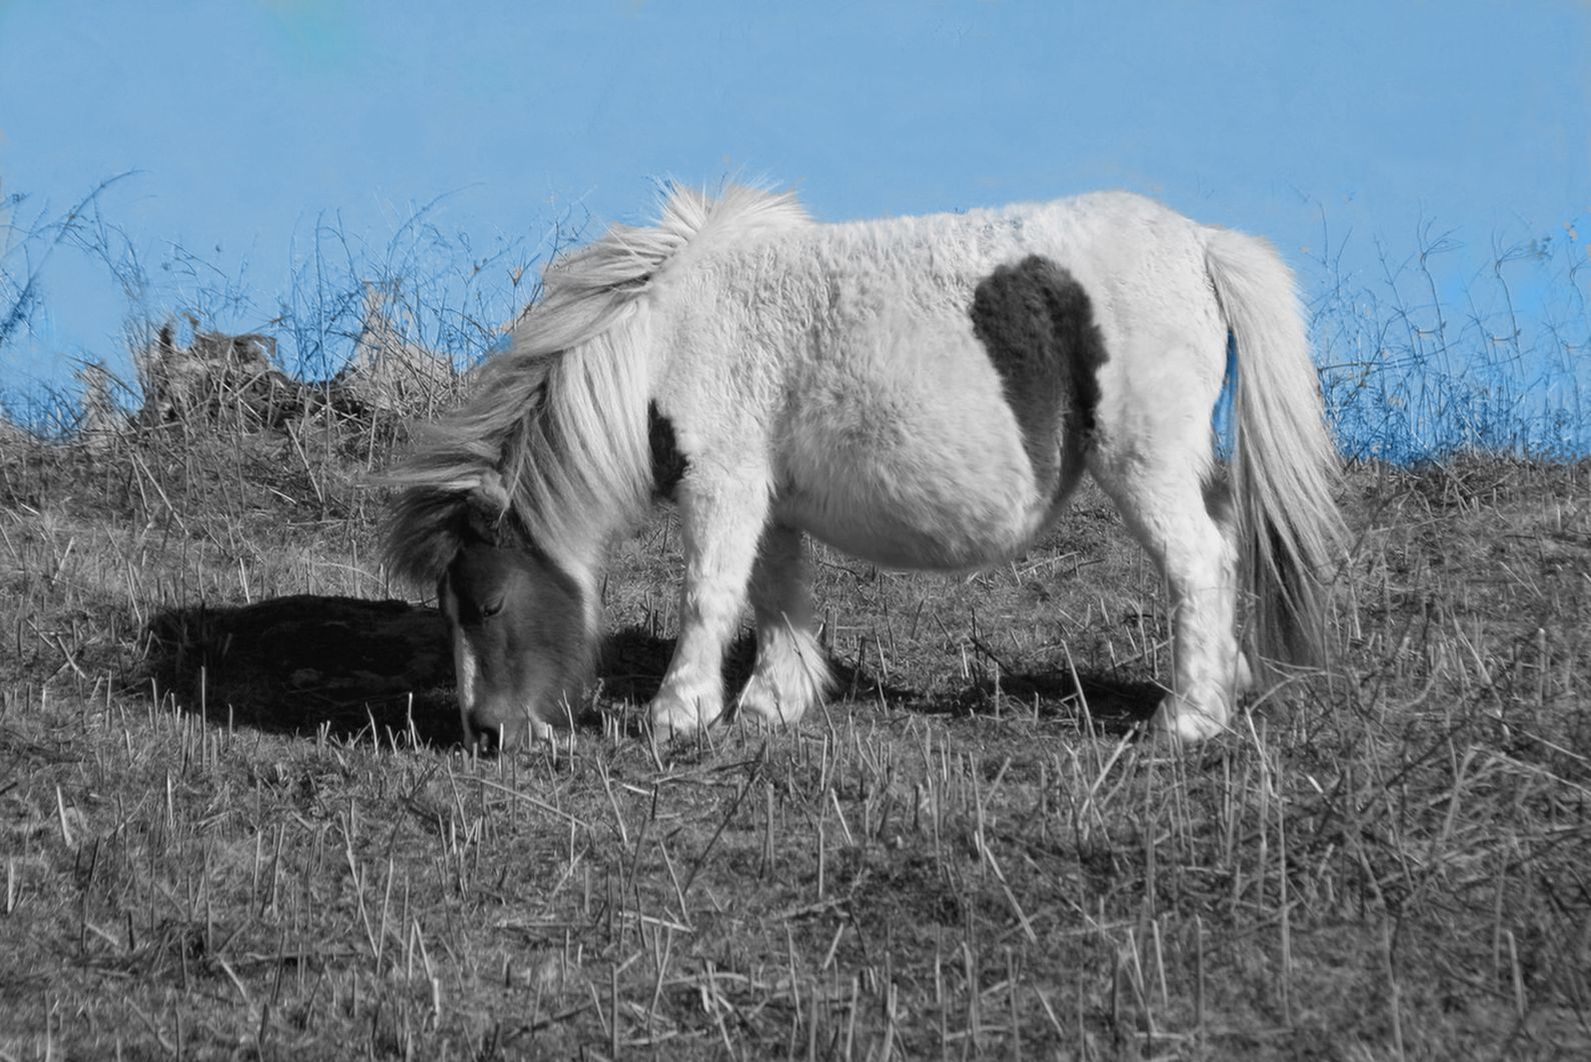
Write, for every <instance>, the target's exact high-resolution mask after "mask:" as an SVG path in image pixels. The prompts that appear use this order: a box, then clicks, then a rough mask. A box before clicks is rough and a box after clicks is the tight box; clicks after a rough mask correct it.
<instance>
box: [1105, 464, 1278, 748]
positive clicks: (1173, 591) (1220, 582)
mask: <svg viewBox="0 0 1591 1062" xmlns="http://www.w3.org/2000/svg"><path fill="white" fill-rule="evenodd" d="M1148 449H1149V450H1152V451H1154V452H1153V453H1152V454H1147V453H1146V452H1145V451H1144V450H1139V451H1138V452H1136V453H1134V454H1132V455H1130V456H1128V457H1124V458H1122V459H1113V456H1114V455H1113V454H1112V453H1111V448H1110V447H1108V446H1107V447H1104V448H1102V451H1101V452H1099V453H1096V454H1095V455H1094V457H1093V459H1091V460H1090V462H1089V467H1090V469H1091V470H1092V471H1093V473H1094V477H1095V479H1097V480H1098V481H1099V484H1100V486H1101V487H1102V488H1103V489H1104V491H1105V493H1107V494H1108V495H1110V497H1111V498H1112V500H1114V501H1115V502H1116V505H1117V508H1119V509H1120V510H1121V514H1122V517H1123V519H1124V520H1125V521H1126V523H1127V527H1128V529H1129V530H1131V531H1132V533H1133V535H1134V537H1136V538H1137V539H1138V541H1139V543H1140V544H1141V545H1142V546H1143V547H1144V549H1145V550H1146V551H1147V552H1148V553H1149V555H1150V556H1151V557H1152V558H1153V559H1154V560H1155V562H1156V564H1157V565H1158V567H1159V568H1160V571H1161V573H1162V575H1164V577H1165V580H1166V584H1167V588H1168V591H1169V594H1170V601H1169V605H1170V609H1171V616H1172V658H1173V679H1172V688H1171V690H1170V692H1169V693H1167V694H1166V696H1165V697H1164V699H1162V701H1161V702H1160V707H1159V709H1158V710H1157V711H1156V712H1155V718H1154V725H1155V728H1156V729H1158V730H1161V731H1165V732H1168V733H1170V734H1171V735H1172V736H1174V737H1175V738H1177V739H1179V740H1182V741H1200V740H1203V739H1205V738H1208V737H1211V736H1213V735H1215V734H1217V733H1220V732H1221V731H1222V730H1224V729H1226V726H1227V721H1228V719H1229V718H1230V716H1231V711H1232V703H1233V698H1234V696H1235V695H1236V693H1237V692H1238V690H1239V689H1240V688H1242V687H1243V686H1244V685H1246V684H1247V671H1248V667H1247V664H1246V662H1245V661H1244V660H1243V658H1242V655H1241V654H1240V653H1239V651H1238V644H1237V632H1236V629H1235V624H1236V604H1237V602H1236V567H1235V566H1236V549H1235V546H1234V543H1233V538H1232V536H1231V534H1230V529H1229V528H1228V527H1226V526H1224V524H1223V522H1222V521H1221V520H1220V519H1218V517H1219V516H1220V515H1221V514H1223V513H1224V512H1225V511H1226V506H1224V505H1219V504H1216V505H1212V504H1209V503H1208V502H1207V499H1206V493H1205V490H1204V488H1203V485H1202V484H1201V478H1202V473H1203V471H1204V468H1203V467H1202V466H1203V464H1204V459H1205V455H1201V454H1199V453H1198V451H1197V450H1196V449H1194V450H1192V451H1191V453H1190V450H1188V449H1176V448H1168V447H1165V446H1164V445H1160V446H1157V447H1150V448H1148ZM1207 452H1208V447H1207V446H1206V454H1207ZM1211 500H1214V499H1211Z"/></svg>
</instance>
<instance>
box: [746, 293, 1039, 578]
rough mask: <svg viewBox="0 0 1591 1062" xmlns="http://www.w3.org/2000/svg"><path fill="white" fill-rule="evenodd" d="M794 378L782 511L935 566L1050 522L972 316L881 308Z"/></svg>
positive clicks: (978, 554)
mask: <svg viewBox="0 0 1591 1062" xmlns="http://www.w3.org/2000/svg"><path fill="white" fill-rule="evenodd" d="M792 390H793V393H794V395H796V396H798V397H797V398H793V399H792V401H791V403H790V405H789V406H788V407H787V408H786V410H785V412H784V416H783V418H782V424H781V428H782V430H781V431H779V432H778V438H779V445H778V446H777V450H778V451H779V454H780V458H781V460H780V461H779V469H778V472H779V475H778V488H779V489H778V492H777V497H778V501H777V503H776V510H775V516H776V518H777V519H780V520H781V521H783V522H785V523H788V524H792V525H794V526H798V527H801V528H802V529H803V530H805V531H807V532H809V533H810V534H812V535H814V536H815V537H817V538H819V539H821V540H823V541H825V542H828V543H830V544H831V545H833V546H835V547H837V548H839V549H843V550H845V551H846V552H847V553H851V554H854V555H856V556H859V557H863V558H866V559H868V560H872V561H874V562H876V563H879V564H885V565H888V566H891V567H902V568H937V569H956V568H970V567H976V566H978V565H981V564H987V563H990V562H992V561H997V560H1000V559H1002V558H1005V557H1008V556H1010V555H1012V554H1014V553H1017V552H1020V551H1021V550H1022V549H1023V548H1024V547H1025V546H1026V545H1027V544H1028V543H1029V542H1030V541H1031V539H1032V537H1033V536H1034V535H1035V534H1036V533H1037V531H1038V530H1039V529H1040V528H1041V526H1042V525H1043V523H1044V520H1045V518H1046V516H1047V515H1048V513H1049V510H1050V507H1051V502H1052V500H1053V499H1052V498H1051V497H1050V496H1049V493H1050V491H1049V490H1047V489H1045V488H1044V487H1041V486H1040V485H1039V483H1038V482H1037V477H1036V476H1035V473H1034V466H1033V461H1032V459H1031V458H1030V456H1029V452H1028V447H1027V446H1026V445H1025V442H1024V438H1023V433H1022V429H1021V426H1020V425H1019V424H1018V422H1017V419H1016V417H1015V415H1014V414H1013V412H1012V410H1011V408H1010V406H1009V405H1008V403H1007V401H1006V398H1005V395H1004V393H1003V389H1002V384H1001V380H1000V377H999V375H998V374H997V373H996V371H995V369H994V367H993V366H992V365H991V363H990V361H989V357H988V355H987V354H986V353H985V351H984V350H983V348H982V346H981V344H980V343H979V342H978V340H977V339H976V338H975V337H974V336H973V335H972V330H971V325H970V323H969V322H968V320H967V319H966V318H964V317H963V318H954V317H946V318H943V319H938V320H934V319H926V318H922V319H913V318H910V317H907V316H902V315H891V314H887V313H885V314H881V315H880V316H879V317H878V318H876V319H875V320H874V321H873V323H872V325H871V327H868V328H857V329H855V330H854V331H852V332H850V333H848V334H847V335H845V336H844V337H843V338H842V339H839V340H837V341H835V342H833V344H832V345H829V344H821V345H820V347H819V350H818V351H815V352H814V354H813V356H812V357H811V358H810V360H808V361H807V362H806V363H805V364H803V365H802V366H801V367H800V369H799V370H798V373H797V385H796V386H795V387H794V388H793V389H792ZM1058 444H1059V440H1058V439H1055V440H1053V441H1052V443H1051V445H1052V446H1058ZM1046 486H1047V487H1053V484H1047V485H1046Z"/></svg>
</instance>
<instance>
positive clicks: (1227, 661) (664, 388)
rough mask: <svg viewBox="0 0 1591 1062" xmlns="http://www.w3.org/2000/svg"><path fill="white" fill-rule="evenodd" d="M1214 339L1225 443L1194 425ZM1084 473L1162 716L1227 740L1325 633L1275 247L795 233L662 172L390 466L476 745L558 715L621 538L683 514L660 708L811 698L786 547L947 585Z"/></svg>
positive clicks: (1317, 406)
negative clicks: (1097, 494)
mask: <svg viewBox="0 0 1591 1062" xmlns="http://www.w3.org/2000/svg"><path fill="white" fill-rule="evenodd" d="M1229 345H1230V347H1231V349H1235V351H1236V354H1235V364H1236V367H1237V368H1236V378H1237V381H1236V391H1235V399H1234V410H1235V411H1234V416H1233V421H1234V429H1233V430H1234V436H1235V437H1234V440H1233V444H1232V454H1231V461H1230V468H1229V470H1228V471H1227V472H1226V474H1225V475H1224V476H1223V475H1218V470H1217V468H1216V465H1215V460H1214V453H1213V447H1214V438H1213V433H1212V431H1211V414H1212V411H1213V410H1214V408H1215V406H1216V402H1217V399H1218V397H1219V395H1220V393H1221V389H1222V382H1223V378H1224V376H1225V373H1226V369H1227V364H1228V350H1229ZM1085 470H1086V471H1087V472H1089V473H1090V474H1091V475H1092V476H1093V477H1094V478H1095V480H1097V481H1098V483H1099V485H1100V486H1101V487H1102V488H1103V489H1104V491H1105V493H1106V494H1108V495H1109V496H1110V497H1111V499H1112V500H1113V501H1114V502H1115V504H1116V505H1117V507H1118V508H1119V509H1120V511H1121V513H1122V515H1123V517H1124V518H1125V520H1126V524H1127V527H1128V528H1129V529H1130V530H1131V532H1132V533H1133V534H1134V535H1135V536H1136V537H1137V539H1138V541H1139V542H1141V543H1142V544H1143V546H1144V548H1145V549H1146V550H1147V551H1148V552H1149V554H1150V556H1151V557H1153V558H1154V560H1155V562H1156V563H1157V564H1158V565H1159V567H1160V570H1161V572H1162V573H1163V574H1164V576H1165V580H1166V583H1167V585H1168V587H1169V593H1170V608H1171V612H1172V622H1173V631H1174V641H1173V653H1174V658H1175V667H1174V671H1175V676H1174V680H1173V683H1172V686H1171V688H1170V690H1169V691H1168V692H1167V694H1166V696H1165V698H1164V700H1163V701H1162V703H1161V705H1160V707H1159V709H1158V711H1157V713H1156V723H1157V725H1158V726H1159V727H1160V728H1162V729H1163V730H1165V731H1168V732H1169V733H1171V734H1172V735H1174V736H1175V737H1177V738H1179V739H1183V740H1198V739H1201V738H1205V737H1208V736H1210V735H1212V734H1215V733H1216V732H1218V731H1220V730H1222V729H1223V728H1224V727H1225V725H1226V723H1227V720H1228V718H1229V717H1230V715H1231V712H1232V706H1233V702H1234V699H1235V697H1236V696H1237V694H1238V693H1239V692H1240V691H1242V690H1243V689H1244V688H1246V687H1247V686H1248V685H1249V684H1250V682H1251V681H1252V672H1251V669H1250V663H1249V660H1250V655H1251V654H1246V653H1245V652H1244V651H1243V650H1242V649H1240V646H1239V639H1238V633H1237V624H1236V609H1237V605H1238V601H1239V599H1240V598H1242V599H1243V600H1244V601H1245V602H1246V605H1247V609H1248V614H1249V623H1248V624H1247V630H1248V632H1249V635H1250V639H1249V644H1248V648H1249V649H1250V650H1251V653H1257V654H1258V657H1257V658H1256V662H1258V661H1263V660H1267V659H1274V660H1286V661H1293V662H1300V663H1310V662H1312V661H1315V660H1318V659H1319V656H1320V653H1321V651H1322V637H1323V626H1324V621H1323V616H1322V613H1323V608H1324V597H1325V586H1326V582H1327V579H1328V577H1329V575H1330V569H1331V567H1332V565H1333V563H1334V562H1335V560H1336V559H1337V551H1338V549H1339V540H1340V536H1341V531H1340V527H1341V525H1340V518H1339V516H1338V513H1337V509H1336V507H1335V503H1334V501H1333V497H1332V489H1333V485H1334V482H1335V476H1336V463H1335V458H1334V452H1333V448H1332V444H1331V440H1330V437H1329V435H1328V432H1327V429H1326V425H1325V423H1324V417H1323V413H1322V405H1321V398H1320V391H1319V386H1318V380H1317V378H1316V375H1315V371H1314V368H1313V366H1312V364H1311V362H1310V358H1309V352H1308V348H1307V345H1306V340H1305V334H1304V326H1303V323H1302V319H1301V316H1300V309H1299V304H1298V299H1297V296H1296V294H1295V292H1294V287H1293V279H1292V276H1291V274H1290V273H1289V272H1288V270H1287V267H1286V266H1285V265H1284V264H1283V263H1282V261H1281V259H1280V258H1279V257H1278V256H1277V255H1276V253H1275V252H1274V251H1273V250H1271V248H1270V247H1269V245H1267V244H1266V243H1265V242H1263V241H1261V240H1259V239H1256V238H1254V237H1251V236H1245V235H1242V234H1240V233H1236V232H1232V231H1229V230H1226V229H1220V228H1212V227H1209V226H1205V225H1200V224H1197V223H1195V222H1193V221H1190V220H1189V219H1187V218H1184V217H1182V216H1180V215H1178V214H1176V213H1173V212H1172V211H1170V210H1168V209H1167V208H1165V207H1163V206H1160V205H1159V204H1157V203H1154V202H1152V201H1150V200H1148V199H1144V198H1141V197H1139V196H1136V195H1130V194H1126V193H1119V192H1109V193H1100V194H1093V195H1085V196H1080V197H1078V198H1075V199H1064V200H1060V201H1058V202H1053V203H1044V204H1037V205H1023V206H1008V207H1003V208H999V209H992V210H970V211H967V212H966V213H961V214H936V215H931V216H927V217H904V218H891V219H887V220H880V221H862V222H848V223H844V224H832V225H831V224H818V223H816V222H813V221H811V220H810V219H809V218H808V217H807V216H806V214H805V213H804V212H803V211H802V209H801V207H800V206H799V205H798V204H797V202H796V200H795V198H794V197H793V196H792V195H790V194H788V193H783V194H779V193H772V192H768V191H762V190H756V189H748V188H741V187H729V188H726V189H725V190H724V191H723V192H722V193H721V194H720V195H719V196H718V198H716V199H712V198H709V197H707V196H706V195H703V194H699V193H696V192H693V191H689V190H684V189H675V190H673V191H672V193H671V194H670V195H669V196H668V198H667V201H666V202H665V203H664V204H663V207H662V217H661V219H660V220H659V221H658V223H657V224H656V225H655V226H653V227H650V228H633V227H628V226H622V225H616V226H614V227H613V228H612V229H610V230H609V231H608V232H607V234H606V235H604V236H603V237H602V238H601V239H599V240H597V241H596V242H595V243H593V244H591V245H589V246H587V247H584V248H582V249H580V250H577V251H574V252H572V253H570V254H567V255H565V256H563V257H562V258H560V259H559V260H557V261H555V262H554V263H553V264H552V265H551V266H550V267H549V268H548V269H547V271H546V274H545V277H544V295H543V298H542V299H541V301H540V302H538V303H537V304H536V305H535V306H534V307H533V308H531V309H530V310H529V311H527V312H526V313H525V315H524V316H523V317H522V319H521V320H520V321H519V323H518V325H517V326H516V327H515V329H514V334H513V339H512V344H511V346H510V348H509V349H508V350H507V351H506V352H505V353H503V354H501V355H499V356H497V357H495V358H493V359H491V360H489V361H488V362H486V363H485V364H484V365H483V366H481V368H480V369H479V370H477V372H476V379H475V381H474V397H473V398H472V399H471V400H470V401H469V402H468V403H467V404H466V405H464V406H463V407H462V408H461V409H459V410H458V411H456V412H455V413H453V414H452V415H451V416H450V417H449V418H447V419H446V420H445V421H444V422H443V423H442V424H441V425H440V426H438V427H436V428H434V429H432V430H431V431H430V432H429V434H428V435H427V436H426V437H425V438H424V440H423V441H422V443H421V444H420V445H419V447H418V448H417V451H416V452H415V453H414V454H413V455H412V456H411V457H410V458H409V459H408V461H407V463H406V464H404V465H403V466H402V467H400V468H399V469H398V470H397V471H396V472H394V473H393V474H392V476H393V479H394V481H395V482H396V483H397V485H398V486H399V487H400V488H401V490H400V492H399V493H398V495H397V497H396V499H395V502H394V505H393V510H392V514H391V518H390V524H389V533H388V545H387V557H388V560H389V563H390V565H391V567H392V569H393V570H394V571H395V572H396V573H398V574H400V575H402V576H405V577H408V578H409V579H411V580H414V581H416V582H417V583H420V584H423V585H434V586H435V587H436V588H437V595H438V597H439V598H440V601H441V606H442V609H443V611H444V612H445V613H446V615H447V618H448V621H449V624H450V626H451V630H452V635H453V646H454V660H455V665H456V669H457V675H458V697H459V707H460V710H461V712H462V715H463V723H464V731H465V736H466V740H467V741H469V742H471V743H474V742H476V741H478V740H480V739H481V738H483V737H484V738H490V739H492V740H493V741H494V742H495V743H496V744H498V745H499V746H501V747H507V746H510V745H512V744H513V743H514V742H516V741H518V740H521V739H523V738H524V737H525V736H526V735H527V734H538V735H539V734H545V733H546V732H547V730H548V728H549V727H550V726H551V725H553V724H556V723H559V722H562V721H564V720H566V719H567V718H568V713H569V704H570V702H571V701H572V700H576V699H578V697H579V693H580V690H581V688H582V685H583V683H584V682H585V681H586V680H587V679H588V677H589V675H590V669H591V665H592V658H593V652H594V647H595V646H596V645H597V643H598V636H599V630H600V604H599V600H598V599H599V586H600V574H601V571H602V566H603V563H604V559H605V555H606V553H607V551H608V548H609V545H610V542H611V540H612V539H613V538H614V536H615V535H617V534H620V533H622V532H625V531H628V530H630V529H632V528H633V527H634V525H635V523H636V522H637V521H638V520H639V519H640V517H641V516H642V515H644V513H645V512H646V510H647V508H648V506H649V505H650V504H651V502H652V501H653V500H654V499H655V498H657V497H659V496H666V497H668V498H670V499H672V500H673V502H674V503H675V504H676V505H677V506H678V510H679V516H680V523H681V527H682V531H683V542H684V553H685V576H684V586H683V591H682V595H681V608H680V633H679V640H678V644H677V645H676V647H675V650H674V656H673V659H672V661H671V662H670V664H669V667H668V671H667V674H666V675H665V676H664V679H663V684H662V687H661V689H660V690H659V691H658V693H657V696H656V697H654V698H653V699H652V702H651V704H650V706H649V713H650V719H651V723H652V726H653V727H654V728H655V730H656V731H657V732H658V733H659V734H661V735H665V736H666V735H670V734H681V733H689V732H691V731H694V730H696V729H697V728H699V727H703V726H706V725H707V724H709V723H712V722H713V721H714V720H715V719H717V718H718V717H719V716H720V714H722V712H723V709H724V690H723V678H722V674H721V665H722V661H723V656H724V649H725V645H726V643H727V642H728V641H729V639H730V638H731V636H732V635H733V634H734V633H735V631H736V629H737V626H738V624H739V620H740V616H741V610H742V608H743V607H744V605H745V603H746V601H747V599H748V597H749V599H750V602H751V607H752V610H753V612H754V614H755V621H756V637H757V652H756V660H755V664H754V665H753V670H752V674H751V678H750V680H749V681H748V682H747V683H746V686H745V689H744V690H743V691H742V692H741V693H740V696H739V698H738V700H737V702H736V704H737V705H738V709H739V711H740V712H741V713H744V714H745V715H747V716H748V717H750V718H751V719H753V720H757V721H760V722H768V723H789V722H793V721H795V720H797V719H800V718H801V716H802V715H803V714H804V713H805V712H806V711H807V710H808V709H809V708H811V707H812V706H813V705H814V704H816V703H818V702H819V701H820V699H821V698H822V697H823V696H824V694H825V691H826V690H827V689H828V687H829V684H830V676H829V671H828V665H827V663H826V661H825V659H824V655H823V653H822V652H821V651H820V650H819V648H818V645H817V642H816V640H815V638H814V636H813V632H812V630H811V628H812V610H811V606H810V604H809V601H808V591H807V579H806V575H805V572H804V571H803V568H804V551H805V546H804V536H805V535H807V534H810V535H812V536H814V537H816V538H818V539H821V540H822V541H824V542H827V543H829V544H831V545H832V546H835V547H837V548H839V549H841V550H844V551H846V552H848V553H852V554H855V555H857V556H859V557H863V558H866V559H868V560H870V561H873V562H876V563H878V564H882V565H887V566H891V567H900V568H922V569H934V570H940V571H954V570H958V569H967V568H975V567H978V566H981V565H988V564H993V563H997V562H1000V561H1003V560H1006V559H1008V558H1011V557H1015V556H1017V555H1019V554H1021V553H1022V552H1023V551H1024V550H1026V549H1028V548H1029V547H1030V546H1031V545H1032V543H1033V542H1034V540H1035V539H1036V538H1037V537H1038V536H1039V535H1040V534H1042V533H1043V532H1044V531H1045V530H1046V529H1047V528H1049V527H1050V526H1052V524H1053V523H1054V522H1055V520H1056V517H1057V515H1058V514H1059V512H1060V511H1061V508H1062V506H1063V505H1064V503H1065V501H1066V498H1067V496H1068V494H1069V493H1070V492H1071V490H1072V488H1073V487H1074V486H1075V485H1076V484H1077V481H1078V479H1079V477H1080V476H1081V475H1082V473H1083V472H1084V471H1085Z"/></svg>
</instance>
